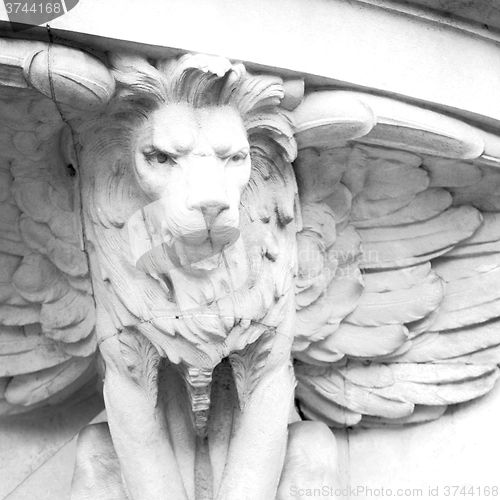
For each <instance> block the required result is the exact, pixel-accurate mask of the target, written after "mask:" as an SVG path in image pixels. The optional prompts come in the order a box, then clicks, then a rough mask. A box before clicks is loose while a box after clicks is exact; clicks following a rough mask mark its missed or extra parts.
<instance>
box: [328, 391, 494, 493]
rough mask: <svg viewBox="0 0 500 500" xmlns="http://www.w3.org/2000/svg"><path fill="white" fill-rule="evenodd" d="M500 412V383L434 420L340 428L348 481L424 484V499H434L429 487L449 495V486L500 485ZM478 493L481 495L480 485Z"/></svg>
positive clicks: (352, 483)
mask: <svg viewBox="0 0 500 500" xmlns="http://www.w3.org/2000/svg"><path fill="white" fill-rule="evenodd" d="M499 412H500V385H497V386H496V387H495V388H494V389H493V391H492V392H490V393H489V394H488V395H486V396H484V397H483V398H480V399H478V400H476V401H473V402H471V403H467V404H463V405H458V406H455V407H452V408H450V409H448V411H447V413H446V414H445V415H444V416H443V417H442V418H441V419H439V420H437V421H435V422H431V423H429V424H424V425H416V426H410V427H405V428H379V429H370V430H362V429H357V430H349V431H346V432H340V433H336V434H337V437H338V442H339V449H340V455H341V457H342V462H341V465H342V467H343V474H342V477H343V480H344V482H345V486H349V487H353V488H358V487H365V488H371V489H372V490H376V489H381V488H385V489H388V488H390V489H393V491H395V490H396V489H398V488H403V489H408V488H409V489H422V493H423V494H422V495H421V496H420V498H431V496H428V494H429V488H432V489H433V490H434V491H435V489H436V488H438V493H439V496H437V497H438V498H445V489H444V488H445V487H446V486H452V485H456V486H460V487H462V486H465V487H466V488H467V490H468V489H469V488H470V487H474V488H481V489H482V493H484V490H483V488H484V487H486V486H489V487H493V486H497V487H499V488H500V479H499V475H498V462H497V460H496V459H495V458H494V457H495V455H496V450H497V448H498V442H499V440H500V431H499V430H498V414H499ZM347 471H348V472H347ZM366 493H367V491H366V490H365V493H364V494H365V495H366ZM475 493H476V496H479V495H477V493H478V490H477V489H476V490H475ZM379 496H380V495H379ZM450 496H451V495H450ZM482 496H485V495H484V494H482ZM414 497H415V498H418V497H417V495H416V493H415V494H414ZM361 498H363V495H361ZM366 498H370V497H369V496H366ZM462 498H464V497H462Z"/></svg>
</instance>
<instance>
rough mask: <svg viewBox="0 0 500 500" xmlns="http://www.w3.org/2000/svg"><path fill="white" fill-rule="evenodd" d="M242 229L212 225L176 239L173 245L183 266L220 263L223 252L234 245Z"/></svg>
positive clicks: (176, 255) (198, 266)
mask: <svg viewBox="0 0 500 500" xmlns="http://www.w3.org/2000/svg"><path fill="white" fill-rule="evenodd" d="M239 237H240V231H239V230H238V229H236V228H234V227H230V226H212V227H211V228H208V229H205V230H202V231H194V232H192V233H189V234H186V235H182V236H181V237H179V238H176V239H174V241H173V244H172V246H171V248H172V250H173V251H174V253H175V257H176V258H177V259H179V263H180V265H181V266H182V267H186V266H191V267H194V268H204V265H205V264H208V265H209V266H211V265H220V263H221V258H222V254H223V252H224V251H225V250H227V249H228V248H229V247H231V246H232V245H234V244H235V243H236V241H237V240H238V238H239Z"/></svg>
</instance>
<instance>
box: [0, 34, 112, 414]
mask: <svg viewBox="0 0 500 500" xmlns="http://www.w3.org/2000/svg"><path fill="white" fill-rule="evenodd" d="M0 43H1V48H0V49H1V50H0V54H2V57H1V58H0V64H1V65H2V78H1V84H2V85H3V86H2V87H0V116H1V122H0V148H1V150H0V155H1V156H0V228H1V229H0V414H1V415H6V414H14V413H19V412H24V411H28V410H31V409H33V408H36V407H39V406H42V405H45V404H53V403H56V402H58V401H60V400H62V399H64V398H66V397H67V396H69V395H70V394H72V393H73V392H75V391H77V390H79V389H81V388H82V387H83V386H85V385H86V384H88V383H92V380H93V379H94V378H95V376H96V367H95V357H96V356H95V354H96V347H97V346H96V337H95V332H94V326H95V305H94V300H93V292H92V284H91V279H90V275H89V267H88V263H87V255H86V252H85V248H84V243H83V241H84V239H83V237H82V226H81V223H80V197H79V174H78V165H77V160H76V157H75V152H74V149H73V140H72V133H71V129H70V128H69V126H68V124H67V123H66V116H65V114H66V113H73V114H75V113H77V114H78V113H80V112H82V113H83V112H84V111H79V112H76V111H75V110H74V108H75V107H76V108H79V109H80V110H88V109H92V108H93V107H98V106H99V105H100V101H101V100H103V99H104V100H105V99H106V98H107V94H108V92H112V80H111V79H110V78H109V76H108V73H107V70H105V68H104V66H103V65H102V64H101V63H99V62H98V61H96V60H93V58H91V57H90V56H87V55H84V54H83V53H81V52H79V51H76V50H72V49H66V48H63V47H53V46H51V47H49V46H47V45H46V44H43V43H40V42H25V41H15V40H2V41H1V42H0ZM75 67H78V70H76V71H79V72H80V73H77V72H75V71H73V68H75ZM94 77H95V78H94ZM103 83H104V84H103ZM101 84H103V85H101ZM92 87H94V88H92ZM36 89H38V90H36ZM68 103H71V107H69V106H68Z"/></svg>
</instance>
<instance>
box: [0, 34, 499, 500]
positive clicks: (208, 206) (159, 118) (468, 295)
mask: <svg viewBox="0 0 500 500" xmlns="http://www.w3.org/2000/svg"><path fill="white" fill-rule="evenodd" d="M76 58H78V59H76ZM75 60H77V61H78V64H75ZM0 65H2V72H1V77H0V82H1V83H2V85H3V86H2V87H1V90H0V92H1V94H0V115H1V116H2V124H1V130H0V144H1V146H2V151H1V156H0V176H1V181H0V203H1V215H0V224H1V226H0V227H1V233H0V262H1V268H0V272H1V276H2V278H1V280H0V323H1V326H0V356H1V358H0V360H1V361H0V388H1V391H0V398H1V399H0V411H1V412H2V414H3V415H13V414H16V413H20V412H27V411H31V410H35V409H36V408H39V407H41V406H44V405H49V404H53V403H55V402H59V401H61V400H64V398H66V397H67V396H68V395H70V394H74V393H75V392H78V391H80V390H82V388H84V387H86V386H88V385H89V384H92V383H93V382H94V381H95V379H96V377H99V378H102V379H103V381H104V397H105V402H106V409H107V417H108V422H107V423H104V424H99V425H96V426H89V427H88V428H87V429H85V430H84V432H82V434H81V436H80V443H79V451H78V458H77V466H76V470H75V476H74V488H73V490H74V491H73V498H74V499H80V500H82V499H90V498H92V499H94V498H103V499H105V498H108V499H111V498H113V499H126V498H129V499H136V500H137V499H141V500H147V499H151V500H153V499H154V500H156V499H158V498H174V499H175V500H182V499H186V500H187V499H189V500H213V499H217V500H229V499H234V498H241V499H248V500H250V499H252V500H269V499H273V498H276V499H277V500H284V499H285V498H288V496H287V495H288V492H289V491H290V487H291V486H292V485H294V484H300V485H301V486H302V487H304V486H305V485H310V486H311V487H316V488H320V487H321V486H323V485H327V486H335V485H336V484H338V478H337V472H336V466H337V458H336V446H335V440H334V438H333V435H332V434H331V432H330V431H329V429H328V427H341V426H356V425H357V426H360V427H367V426H374V425H375V426H376V425H403V424H410V423H421V422H426V421H429V420H433V419H436V418H439V416H441V415H442V414H443V413H444V412H445V410H446V408H447V405H451V404H457V403H461V402H464V401H469V400H472V399H474V398H477V397H479V396H481V395H483V394H485V393H487V392H488V391H489V390H490V389H491V388H492V387H493V385H494V383H495V381H496V380H497V378H498V375H499V372H498V368H497V364H498V362H499V358H500V354H499V353H500V351H499V349H500V347H499V346H500V333H499V331H500V330H499V329H497V323H498V321H499V319H498V318H499V316H500V309H499V307H498V304H500V301H499V299H500V292H498V290H497V289H496V286H495V285H496V282H497V277H498V275H499V273H500V260H499V258H498V255H499V254H498V248H499V242H500V219H499V216H498V213H499V212H500V199H499V197H498V194H497V191H498V186H499V184H500V173H499V171H498V161H499V159H498V154H497V151H498V139H497V138H496V137H495V136H492V135H491V134H488V133H486V132H484V131H482V130H480V129H478V128H475V127H472V126H470V125H468V124H466V123H464V122H462V121H460V120H458V119H456V118H453V117H449V116H444V115H442V114H439V113H437V112H433V111H429V110H426V109H423V108H419V107H416V106H412V105H409V104H406V103H403V102H399V101H397V100H393V99H389V98H386V97H379V96H374V95H369V94H363V93H359V92H350V91H340V90H335V89H333V88H332V89H327V90H321V91H314V90H313V89H306V92H305V97H303V83H302V82H301V81H300V80H298V79H296V80H288V81H286V80H285V81H284V80H283V79H282V78H281V77H278V76H271V75H262V74H252V73H250V72H248V71H247V70H246V69H245V67H244V66H243V65H242V64H239V63H231V62H229V61H227V60H226V59H223V58H218V57H212V56H204V55H191V54H186V55H183V56H180V57H178V58H171V59H160V60H157V61H154V62H152V61H149V60H147V59H146V58H145V57H143V56H141V55H131V54H111V55H110V56H109V57H108V59H107V60H106V61H105V62H102V61H98V60H97V59H94V58H93V57H91V56H89V55H87V54H83V53H82V52H79V51H76V50H74V49H68V48H65V47H58V46H53V45H51V46H48V45H45V44H43V43H41V42H23V41H14V40H1V41H0Z"/></svg>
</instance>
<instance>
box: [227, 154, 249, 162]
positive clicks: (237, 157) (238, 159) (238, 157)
mask: <svg viewBox="0 0 500 500" xmlns="http://www.w3.org/2000/svg"><path fill="white" fill-rule="evenodd" d="M247 156H248V154H247V153H237V154H235V155H233V156H231V157H230V158H229V161H231V162H232V163H241V162H242V161H243V160H245V158H246V157H247Z"/></svg>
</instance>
